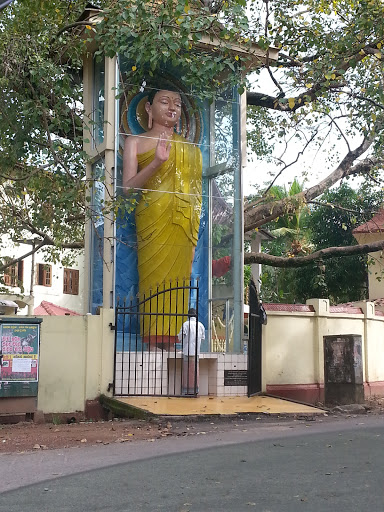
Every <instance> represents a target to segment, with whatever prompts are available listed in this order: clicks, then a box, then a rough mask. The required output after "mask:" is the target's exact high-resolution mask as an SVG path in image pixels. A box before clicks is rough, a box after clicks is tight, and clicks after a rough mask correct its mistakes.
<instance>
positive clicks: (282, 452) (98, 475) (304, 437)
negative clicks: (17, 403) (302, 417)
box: [0, 416, 384, 512]
mask: <svg viewBox="0 0 384 512" xmlns="http://www.w3.org/2000/svg"><path fill="white" fill-rule="evenodd" d="M203 432H204V431H201V432H200V434H199V435H194V436H191V437H180V438H168V439H164V440H159V441H155V442H153V443H151V442H148V441H146V442H135V443H131V444H129V443H124V444H119V445H108V446H95V447H88V448H84V449H67V450H52V451H46V452H38V453H30V454H22V455H17V454H14V455H2V456H0V471H1V473H0V490H3V491H5V492H3V493H2V494H1V495H0V511H1V512H3V511H4V512H15V511H17V512H56V511H58V512H64V511H65V512H66V511H71V512H85V511H92V512H99V511H100V512H109V511H111V512H112V511H113V512H128V511H129V512H136V511H137V512H139V511H148V512H155V511H161V512H173V511H175V512H187V511H189V512H209V511H220V512H226V511H231V512H242V511H252V510H255V511H257V512H298V511H299V512H301V511H305V512H307V511H310V512H318V511H319V512H320V511H321V512H322V511H324V512H325V511H327V512H329V511H332V512H333V511H335V512H347V511H348V512H363V511H364V512H365V511H370V512H383V511H384V490H383V480H384V417H381V416H375V417H366V416H362V417H357V418H349V419H342V420H337V421H326V422H323V423H320V422H318V421H316V422H307V423H306V422H283V423H281V424H279V423H266V424H264V423H261V424H260V423H257V422H255V421H253V422H252V421H247V422H244V423H242V424H240V425H239V426H238V427H234V426H232V427H231V428H230V429H229V430H225V429H224V430H223V431H221V432H215V433H209V434H204V433H203ZM33 482H35V483H33ZM36 482H37V483H36ZM28 484H30V485H28ZM12 488H13V490H9V491H6V490H7V489H12Z"/></svg>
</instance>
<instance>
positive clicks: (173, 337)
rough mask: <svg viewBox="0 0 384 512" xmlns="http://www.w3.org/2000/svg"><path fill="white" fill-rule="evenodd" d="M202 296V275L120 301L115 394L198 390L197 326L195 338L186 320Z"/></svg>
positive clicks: (186, 393)
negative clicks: (199, 283)
mask: <svg viewBox="0 0 384 512" xmlns="http://www.w3.org/2000/svg"><path fill="white" fill-rule="evenodd" d="M198 302H199V287H198V281H196V282H195V283H193V282H192V281H187V282H186V281H182V282H179V281H177V282H175V283H170V284H169V286H168V287H166V286H165V284H164V285H163V286H161V287H157V289H156V290H155V291H153V292H152V293H150V294H149V295H148V296H145V295H144V296H143V297H139V296H137V297H135V298H133V299H131V300H129V301H127V300H124V301H123V302H122V303H119V304H118V305H117V306H116V310H115V326H114V328H115V361H114V395H115V396H128V395H129V396H134V395H150V396H196V395H197V393H198V377H199V375H198V372H199V367H198V338H197V336H198V329H197V328H196V329H194V331H193V332H194V333H195V339H194V340H192V339H190V337H188V333H190V331H189V330H188V329H187V331H185V329H182V326H183V324H184V323H185V322H188V323H187V324H186V325H187V326H188V325H190V323H191V322H194V321H195V320H193V316H191V315H188V311H189V310H190V309H191V307H194V308H195V312H196V318H198ZM196 325H197V322H196ZM185 332H187V334H185ZM179 333H180V336H179Z"/></svg>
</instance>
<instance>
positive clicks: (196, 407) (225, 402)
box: [114, 396, 324, 416]
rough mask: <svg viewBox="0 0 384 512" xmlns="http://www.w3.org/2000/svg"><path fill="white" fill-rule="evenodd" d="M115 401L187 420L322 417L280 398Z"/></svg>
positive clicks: (238, 397)
mask: <svg viewBox="0 0 384 512" xmlns="http://www.w3.org/2000/svg"><path fill="white" fill-rule="evenodd" d="M114 400H116V401H118V402H122V403H123V404H126V405H128V406H131V407H135V408H137V409H141V410H142V411H146V412H148V413H151V414H155V415H160V416H163V415H169V416H190V415H204V414H207V415H209V414H241V413H244V414H246V413H260V414H276V415H278V414H311V415H312V414H324V411H323V410H322V409H318V408H316V407H311V406H309V405H304V404H300V403H296V402H290V401H288V400H283V399H281V398H274V397H269V396H253V397H250V398H248V397H243V396H235V397H208V396H202V397H197V398H174V397H148V396H146V397H137V396H135V397H114Z"/></svg>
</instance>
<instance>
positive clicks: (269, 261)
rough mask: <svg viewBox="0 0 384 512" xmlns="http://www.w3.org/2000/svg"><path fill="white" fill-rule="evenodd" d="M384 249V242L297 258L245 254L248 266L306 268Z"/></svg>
mask: <svg viewBox="0 0 384 512" xmlns="http://www.w3.org/2000/svg"><path fill="white" fill-rule="evenodd" d="M383 249H384V240H381V241H379V242H372V243H371V244H364V245H353V246H350V247H349V246H346V247H328V248H327V249H321V250H320V251H316V252H313V253H312V254H309V255H308V256H299V257H297V258H284V257H282V256H272V255H271V254H265V253H261V252H250V253H246V254H244V263H245V264H246V265H249V264H253V263H261V264H263V265H269V266H272V267H280V268H297V267H304V266H306V265H309V264H310V263H314V262H316V261H319V260H327V259H329V258H335V257H343V256H356V255H359V254H368V253H370V252H377V251H382V250H383Z"/></svg>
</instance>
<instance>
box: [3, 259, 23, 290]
mask: <svg viewBox="0 0 384 512" xmlns="http://www.w3.org/2000/svg"><path fill="white" fill-rule="evenodd" d="M23 264H24V262H23V261H18V262H17V263H15V264H14V265H11V266H10V267H8V268H6V269H5V270H4V284H5V285H6V286H22V285H23Z"/></svg>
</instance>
